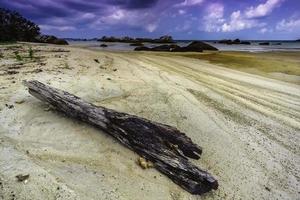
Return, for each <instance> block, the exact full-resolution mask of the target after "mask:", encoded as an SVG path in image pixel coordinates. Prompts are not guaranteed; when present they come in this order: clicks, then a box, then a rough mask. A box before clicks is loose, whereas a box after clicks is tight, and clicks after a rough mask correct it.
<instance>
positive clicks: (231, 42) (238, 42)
mask: <svg viewBox="0 0 300 200" xmlns="http://www.w3.org/2000/svg"><path fill="white" fill-rule="evenodd" d="M218 43H219V44H228V45H232V44H245V45H250V44H251V43H250V42H248V41H241V40H240V39H235V40H220V41H219V42H218Z"/></svg>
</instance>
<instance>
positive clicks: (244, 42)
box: [240, 41, 251, 45]
mask: <svg viewBox="0 0 300 200" xmlns="http://www.w3.org/2000/svg"><path fill="white" fill-rule="evenodd" d="M240 44H245V45H250V44H251V42H248V41H242V42H241V43H240Z"/></svg>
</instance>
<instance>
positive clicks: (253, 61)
mask: <svg viewBox="0 0 300 200" xmlns="http://www.w3.org/2000/svg"><path fill="white" fill-rule="evenodd" d="M183 56H185V57H190V58H197V59H201V60H206V61H209V62H210V63H212V64H217V65H221V66H223V67H227V68H231V69H236V70H239V71H243V72H248V73H253V74H258V75H262V76H266V77H270V78H276V79H282V78H281V77H280V76H278V73H280V74H284V75H292V76H300V53H299V52H259V53H251V52H204V53H201V54H199V53H198V54H183ZM275 75H277V76H276V77H275ZM285 79H286V78H285ZM294 79H295V78H294ZM290 82H296V83H298V82H299V83H300V80H298V81H297V78H296V81H295V80H293V81H290Z"/></svg>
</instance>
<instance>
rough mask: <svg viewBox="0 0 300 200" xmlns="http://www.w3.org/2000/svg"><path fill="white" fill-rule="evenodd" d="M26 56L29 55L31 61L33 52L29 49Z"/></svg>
mask: <svg viewBox="0 0 300 200" xmlns="http://www.w3.org/2000/svg"><path fill="white" fill-rule="evenodd" d="M28 55H29V58H30V59H31V60H32V59H33V50H32V48H31V47H29V50H28Z"/></svg>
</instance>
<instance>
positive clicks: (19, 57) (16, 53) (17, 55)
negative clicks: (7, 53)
mask: <svg viewBox="0 0 300 200" xmlns="http://www.w3.org/2000/svg"><path fill="white" fill-rule="evenodd" d="M14 54H15V57H16V59H17V61H22V60H23V58H22V56H20V54H19V52H18V51H15V52H14Z"/></svg>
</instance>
